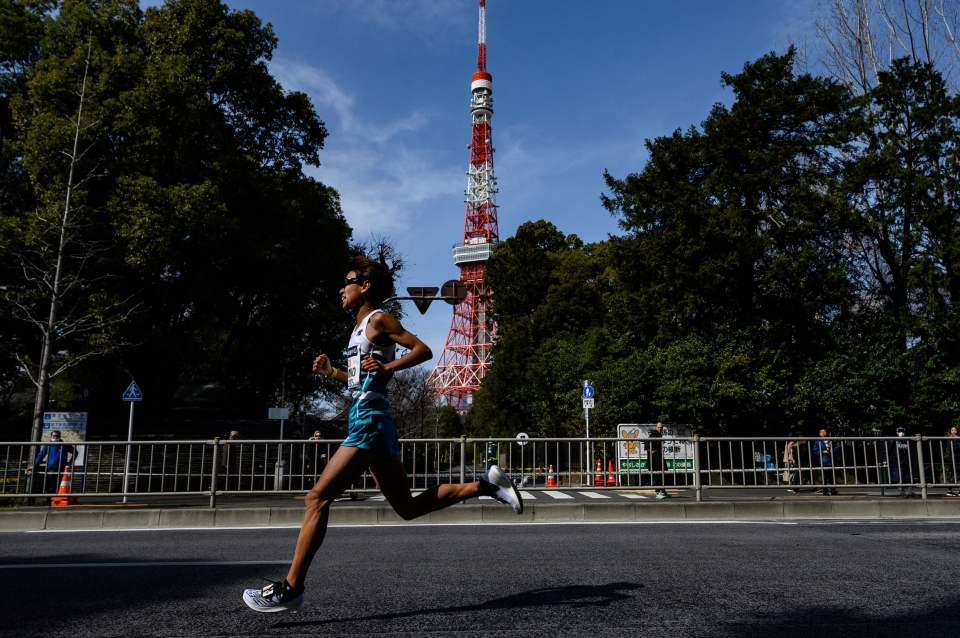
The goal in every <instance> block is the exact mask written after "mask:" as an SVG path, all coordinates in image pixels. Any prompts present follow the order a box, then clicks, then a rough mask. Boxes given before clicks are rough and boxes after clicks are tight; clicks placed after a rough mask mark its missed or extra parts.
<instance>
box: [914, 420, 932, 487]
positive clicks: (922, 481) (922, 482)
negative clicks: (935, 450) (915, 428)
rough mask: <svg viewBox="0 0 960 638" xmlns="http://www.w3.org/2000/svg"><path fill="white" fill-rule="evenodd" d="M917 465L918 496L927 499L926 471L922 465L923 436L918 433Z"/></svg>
mask: <svg viewBox="0 0 960 638" xmlns="http://www.w3.org/2000/svg"><path fill="white" fill-rule="evenodd" d="M931 460H932V459H931ZM917 465H919V466H920V498H921V499H923V500H927V472H926V470H925V469H924V467H923V436H921V435H919V434H918V435H917Z"/></svg>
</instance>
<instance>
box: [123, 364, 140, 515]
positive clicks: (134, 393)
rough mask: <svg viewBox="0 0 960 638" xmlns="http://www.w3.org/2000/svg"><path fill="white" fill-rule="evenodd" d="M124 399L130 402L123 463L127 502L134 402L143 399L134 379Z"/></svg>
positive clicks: (125, 391) (124, 490)
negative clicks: (125, 455)
mask: <svg viewBox="0 0 960 638" xmlns="http://www.w3.org/2000/svg"><path fill="white" fill-rule="evenodd" d="M123 400H124V401H126V402H127V403H129V404H130V421H129V422H128V424H127V458H126V460H125V461H124V463H123V502H124V503H126V502H127V490H128V489H129V487H130V486H129V480H130V443H131V441H133V404H134V403H137V402H138V401H143V391H142V390H140V386H138V385H137V382H136V381H134V380H133V379H131V380H130V385H128V386H127V389H126V390H124V391H123Z"/></svg>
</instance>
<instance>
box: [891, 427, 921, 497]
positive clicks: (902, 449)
mask: <svg viewBox="0 0 960 638" xmlns="http://www.w3.org/2000/svg"><path fill="white" fill-rule="evenodd" d="M911 443H912V441H911V440H910V439H909V438H907V429H906V428H905V427H903V426H901V427H898V428H897V438H896V439H895V440H893V441H887V443H886V445H885V449H886V452H887V467H888V469H889V472H890V482H891V483H897V484H899V485H900V493H899V496H902V497H905V498H909V497H911V496H913V485H912V483H914V482H915V481H914V475H913V469H914V468H915V467H916V466H917V453H916V449H914V446H913V445H911Z"/></svg>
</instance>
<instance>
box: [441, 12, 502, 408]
mask: <svg viewBox="0 0 960 638" xmlns="http://www.w3.org/2000/svg"><path fill="white" fill-rule="evenodd" d="M479 31H480V36H479V39H478V42H477V70H476V71H474V73H473V76H472V77H471V79H470V115H471V119H472V125H471V137H470V163H469V165H468V167H467V190H466V193H465V195H466V212H465V215H464V224H463V243H462V244H458V245H457V246H455V247H454V249H453V263H454V264H455V265H456V266H457V268H459V269H460V282H461V283H463V285H464V286H465V287H466V289H467V296H466V297H465V298H464V300H463V301H462V302H461V303H459V304H457V305H455V306H454V307H453V319H452V320H451V321H450V331H449V332H448V333H447V339H446V342H445V343H444V345H443V352H442V353H441V355H440V359H439V360H438V361H437V367H436V368H435V369H434V371H433V384H434V388H435V390H436V391H437V393H438V394H439V395H440V396H441V397H443V399H444V400H445V401H446V403H447V404H448V405H451V406H453V407H454V408H456V410H457V411H458V412H464V411H465V410H466V409H467V408H468V407H470V404H471V403H472V400H473V393H474V392H475V391H476V390H477V389H478V388H479V387H480V382H481V381H482V380H483V377H484V376H485V375H486V373H487V370H488V368H489V367H490V363H491V361H492V357H491V354H492V350H493V343H494V340H495V338H496V333H497V326H496V324H495V323H494V321H493V319H492V315H491V308H492V302H493V292H492V291H491V290H490V287H489V286H488V285H487V284H486V283H485V282H484V271H485V270H486V265H487V259H489V258H490V252H491V250H492V249H493V246H494V244H496V243H497V242H498V241H499V238H500V237H499V230H498V228H497V204H496V200H495V196H496V194H497V178H496V176H495V175H494V173H493V136H492V128H491V126H490V120H491V118H492V117H493V76H492V75H490V73H489V72H488V71H487V22H486V0H480V29H479Z"/></svg>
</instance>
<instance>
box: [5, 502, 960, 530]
mask: <svg viewBox="0 0 960 638" xmlns="http://www.w3.org/2000/svg"><path fill="white" fill-rule="evenodd" d="M927 518H929V519H951V518H958V519H960V500H952V499H951V500H945V499H931V500H927V501H922V500H919V499H913V500H894V499H885V500H879V499H877V500H867V499H864V500H826V499H824V500H778V501H772V500H766V501H747V500H727V501H720V500H713V501H710V502H701V503H697V502H695V501H690V502H641V503H630V502H625V503H624V502H614V503H588V502H573V503H540V502H537V503H531V504H528V505H527V506H526V507H525V509H524V513H523V514H522V515H521V516H516V515H515V514H513V513H512V512H511V511H510V510H509V508H506V507H504V506H503V505H501V504H498V503H490V504H486V503H461V504H458V505H454V506H452V507H449V508H447V509H444V510H441V511H439V512H434V513H432V514H429V515H427V516H424V517H421V518H418V519H416V520H415V521H410V522H409V523H408V522H407V521H404V520H403V519H401V518H400V517H399V516H397V515H396V514H395V513H394V512H393V509H391V508H390V506H389V505H387V504H385V503H383V504H381V503H377V504H363V505H358V504H352V503H351V502H350V501H349V500H345V501H340V502H338V503H336V504H334V506H333V507H332V508H331V513H330V525H331V526H349V525H406V524H419V525H423V524H435V525H465V524H467V525H468V524H482V523H544V524H550V523H594V522H624V523H629V522H657V521H663V522H670V521H675V522H676V521H788V520H799V521H802V520H849V519H856V520H871V519H872V520H884V519H927ZM302 519H303V508H302V506H300V507H294V506H288V505H270V506H262V507H218V508H216V509H211V508H209V507H202V506H197V507H176V508H169V507H155V508H147V507H145V506H142V505H141V506H139V507H126V508H122V507H121V508H116V507H96V506H92V507H91V506H84V505H77V506H71V507H62V508H61V507H56V508H47V507H33V508H19V509H11V510H8V511H0V531H35V530H95V529H173V528H185V527H187V528H190V527H197V528H202V527H297V526H299V525H300V522H301V521H302Z"/></svg>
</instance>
